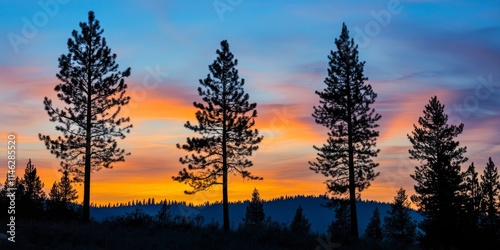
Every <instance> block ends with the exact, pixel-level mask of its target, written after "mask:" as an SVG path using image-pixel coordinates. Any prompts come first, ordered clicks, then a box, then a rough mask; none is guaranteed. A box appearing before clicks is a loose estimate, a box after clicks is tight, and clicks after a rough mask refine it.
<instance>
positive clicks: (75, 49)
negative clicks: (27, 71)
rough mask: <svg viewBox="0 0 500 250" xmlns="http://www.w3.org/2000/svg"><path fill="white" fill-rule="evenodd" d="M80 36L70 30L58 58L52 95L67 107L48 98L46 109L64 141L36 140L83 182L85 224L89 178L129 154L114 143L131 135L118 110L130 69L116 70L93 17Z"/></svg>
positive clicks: (124, 99)
mask: <svg viewBox="0 0 500 250" xmlns="http://www.w3.org/2000/svg"><path fill="white" fill-rule="evenodd" d="M80 28H81V32H80V33H78V32H77V31H76V30H73V32H72V33H71V35H72V38H70V39H68V50H69V52H68V54H63V55H61V56H60V57H59V69H60V71H59V73H58V74H57V75H56V76H57V78H58V79H59V81H61V83H59V84H58V85H57V86H56V87H55V88H54V90H55V91H56V92H57V98H58V99H59V100H61V101H62V102H64V104H65V105H66V106H65V107H64V108H62V109H60V108H57V107H55V106H54V105H53V103H52V100H51V99H49V98H48V97H45V99H44V102H43V103H44V105H45V110H46V111H47V113H48V115H49V116H50V121H51V122H57V123H59V124H60V125H57V126H56V130H57V131H58V132H60V133H62V136H58V137H57V138H52V137H50V136H49V135H42V134H39V138H40V140H42V141H44V143H45V146H46V147H47V149H48V150H50V152H51V153H52V154H54V155H55V156H56V157H57V158H59V159H61V167H62V170H64V171H65V170H67V171H69V172H71V173H73V177H74V179H75V180H76V181H83V182H84V194H83V219H84V221H88V220H89V218H90V174H91V173H92V172H94V171H98V170H100V169H101V168H102V167H104V168H112V167H113V164H114V163H116V162H121V161H124V160H125V156H126V155H129V153H126V152H125V150H124V149H121V148H118V144H117V140H116V139H117V138H119V139H123V138H125V135H126V134H127V133H129V132H130V129H131V128H132V125H131V124H130V118H128V117H121V116H120V111H121V109H122V107H123V106H125V105H127V104H128V103H129V100H130V97H129V96H127V95H125V90H126V89H127V85H126V84H125V81H124V78H125V77H128V76H130V68H127V69H126V70H125V71H123V72H122V71H119V70H118V64H117V63H116V54H113V53H111V49H110V48H109V47H108V46H107V43H106V39H105V38H104V37H102V33H103V32H104V30H103V29H101V26H100V24H99V21H98V20H96V19H95V16H94V12H92V11H90V12H89V13H88V21H87V22H82V23H80Z"/></svg>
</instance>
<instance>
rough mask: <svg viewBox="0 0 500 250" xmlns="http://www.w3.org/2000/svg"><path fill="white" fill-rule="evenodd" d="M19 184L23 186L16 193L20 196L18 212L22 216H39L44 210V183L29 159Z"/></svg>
mask: <svg viewBox="0 0 500 250" xmlns="http://www.w3.org/2000/svg"><path fill="white" fill-rule="evenodd" d="M20 185H21V186H23V188H22V189H21V190H22V192H19V190H17V191H16V193H17V194H18V195H19V196H20V201H21V204H20V205H19V207H20V208H21V209H20V212H21V214H22V215H23V216H26V217H30V218H39V217H40V216H41V214H42V213H43V211H44V200H45V198H46V195H45V192H44V191H43V187H44V184H43V182H42V181H41V180H40V176H39V175H38V174H37V170H36V168H35V165H33V164H31V159H29V160H28V163H27V164H26V169H25V170H24V177H23V178H22V179H21V180H20Z"/></svg>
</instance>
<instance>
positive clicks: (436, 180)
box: [408, 96, 467, 246]
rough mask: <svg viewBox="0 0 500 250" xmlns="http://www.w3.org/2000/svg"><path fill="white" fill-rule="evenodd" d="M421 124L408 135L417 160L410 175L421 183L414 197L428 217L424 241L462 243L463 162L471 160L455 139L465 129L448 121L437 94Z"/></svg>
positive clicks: (421, 210)
mask: <svg viewBox="0 0 500 250" xmlns="http://www.w3.org/2000/svg"><path fill="white" fill-rule="evenodd" d="M418 124H419V126H418V127H417V126H416V125H414V131H413V132H412V134H411V135H408V139H409V140H410V142H411V143H412V145H413V149H410V150H409V153H410V159H412V160H417V161H418V162H419V163H420V165H419V166H416V167H415V168H416V169H415V174H412V175H410V176H411V177H412V178H413V179H414V180H415V181H416V182H417V184H416V185H415V192H416V194H415V195H413V196H412V197H411V200H412V201H413V202H415V203H416V204H417V206H418V209H419V211H420V212H421V213H422V215H423V216H424V220H423V222H422V224H421V226H420V228H421V229H422V230H423V231H424V232H425V237H424V238H423V239H422V243H424V244H431V245H436V246H452V245H455V246H456V245H458V244H460V243H459V240H457V238H458V239H460V237H461V236H463V235H461V234H460V228H459V226H460V223H459V221H460V219H462V218H463V216H462V214H461V211H462V206H463V202H464V200H463V197H462V196H461V195H460V193H461V191H462V190H461V189H462V187H461V184H462V173H461V172H460V164H462V163H464V162H466V161H467V157H465V156H463V154H464V153H465V152H466V151H467V148H466V147H460V143H459V142H458V141H455V140H454V138H455V137H457V136H458V135H459V134H461V133H462V131H463V127H464V125H463V124H460V125H459V126H456V125H449V124H448V115H447V114H445V112H444V105H443V104H441V103H440V102H439V100H438V99H437V97H436V96H434V97H432V98H431V100H430V101H429V103H428V104H427V105H426V106H425V110H424V116H423V117H420V118H419V119H418Z"/></svg>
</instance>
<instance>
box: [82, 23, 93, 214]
mask: <svg viewBox="0 0 500 250" xmlns="http://www.w3.org/2000/svg"><path fill="white" fill-rule="evenodd" d="M91 25H92V24H91ZM90 47H92V45H90ZM87 53H89V56H88V64H90V63H91V57H92V48H90V51H87ZM91 108H92V67H91V66H90V65H87V124H86V128H85V129H86V134H85V135H86V137H85V179H84V188H83V221H84V222H89V221H90V156H91V152H90V149H91V147H90V146H91V144H90V140H91V139H92V137H91V134H90V133H91V131H92V130H91V129H92V124H91V123H92V112H91Z"/></svg>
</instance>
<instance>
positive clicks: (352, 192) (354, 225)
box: [347, 83, 359, 240]
mask: <svg viewBox="0 0 500 250" xmlns="http://www.w3.org/2000/svg"><path fill="white" fill-rule="evenodd" d="M347 91H348V93H347V116H348V120H347V144H348V147H349V148H348V154H349V203H350V205H349V207H350V210H351V236H352V237H353V239H355V240H357V239H358V238H359V237H358V214H357V211H356V185H355V179H354V146H353V142H352V135H353V132H352V127H353V124H352V111H351V110H352V106H353V105H352V99H351V90H350V84H349V83H347Z"/></svg>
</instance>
